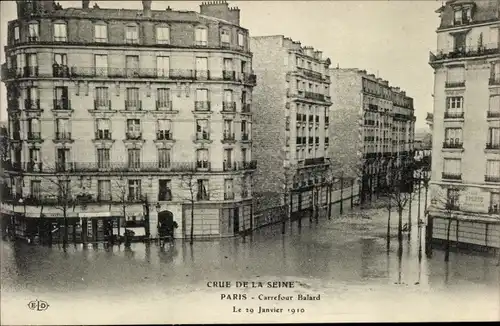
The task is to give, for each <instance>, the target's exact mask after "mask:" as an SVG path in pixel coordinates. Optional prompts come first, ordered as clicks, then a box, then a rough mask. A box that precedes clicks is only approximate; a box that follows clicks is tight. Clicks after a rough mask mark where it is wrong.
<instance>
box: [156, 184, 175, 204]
mask: <svg viewBox="0 0 500 326" xmlns="http://www.w3.org/2000/svg"><path fill="white" fill-rule="evenodd" d="M170 200H172V182H171V180H161V179H160V180H158V201H170Z"/></svg>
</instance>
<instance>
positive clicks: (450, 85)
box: [444, 80, 465, 88]
mask: <svg viewBox="0 0 500 326" xmlns="http://www.w3.org/2000/svg"><path fill="white" fill-rule="evenodd" d="M444 87H445V88H456V87H465V80H463V81H455V82H451V81H447V82H445V84H444Z"/></svg>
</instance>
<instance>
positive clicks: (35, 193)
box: [30, 180, 42, 199]
mask: <svg viewBox="0 0 500 326" xmlns="http://www.w3.org/2000/svg"><path fill="white" fill-rule="evenodd" d="M30 189H31V194H30V197H31V198H33V199H40V197H41V195H42V182H41V181H40V180H31V187H30Z"/></svg>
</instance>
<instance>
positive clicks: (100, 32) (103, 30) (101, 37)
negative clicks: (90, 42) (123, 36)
mask: <svg viewBox="0 0 500 326" xmlns="http://www.w3.org/2000/svg"><path fill="white" fill-rule="evenodd" d="M94 40H95V41H96V42H97V43H105V42H107V41H108V25H106V24H98V25H94Z"/></svg>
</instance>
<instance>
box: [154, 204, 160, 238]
mask: <svg viewBox="0 0 500 326" xmlns="http://www.w3.org/2000/svg"><path fill="white" fill-rule="evenodd" d="M155 209H156V234H157V235H156V236H157V237H158V241H160V240H161V239H160V237H161V233H160V219H159V215H158V214H159V213H160V211H161V205H160V203H159V202H157V203H156V205H155Z"/></svg>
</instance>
